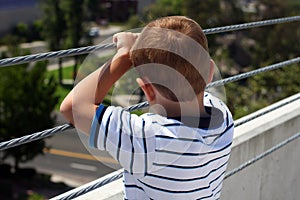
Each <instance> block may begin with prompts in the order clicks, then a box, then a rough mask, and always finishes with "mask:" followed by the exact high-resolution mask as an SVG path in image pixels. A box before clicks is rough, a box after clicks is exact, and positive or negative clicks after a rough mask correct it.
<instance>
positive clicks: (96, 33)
mask: <svg viewBox="0 0 300 200" xmlns="http://www.w3.org/2000/svg"><path fill="white" fill-rule="evenodd" d="M99 35H100V29H99V28H98V27H92V28H90V30H89V36H91V37H98V36H99Z"/></svg>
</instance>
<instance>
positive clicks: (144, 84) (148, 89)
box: [136, 78, 155, 102]
mask: <svg viewBox="0 0 300 200" xmlns="http://www.w3.org/2000/svg"><path fill="white" fill-rule="evenodd" d="M136 82H137V83H138V84H139V86H140V88H142V90H143V91H144V93H145V95H146V98H147V100H148V101H149V102H151V101H154V100H155V92H154V87H153V85H152V84H151V83H150V82H148V81H147V80H144V79H141V78H137V79H136Z"/></svg>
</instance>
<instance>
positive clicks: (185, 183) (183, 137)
mask: <svg viewBox="0 0 300 200" xmlns="http://www.w3.org/2000/svg"><path fill="white" fill-rule="evenodd" d="M204 105H205V109H206V112H208V113H209V114H210V117H209V118H201V117H200V118H197V119H196V118H195V117H180V118H167V117H163V116H160V115H157V114H153V113H146V114H143V115H141V116H137V115H133V114H130V113H129V112H127V111H124V109H122V108H121V107H114V106H109V107H105V106H103V105H100V106H99V108H98V109H97V111H96V114H95V117H94V120H93V122H92V127H91V135H90V146H91V147H94V148H97V149H100V150H106V151H108V152H109V153H110V155H112V157H114V158H115V159H116V160H117V161H118V162H119V163H120V165H121V166H122V167H124V195H125V196H124V198H125V199H172V200H175V199H219V197H220V193H221V188H222V182H223V178H224V173H225V170H226V166H227V162H228V159H229V155H230V150H231V143H232V137H233V129H234V125H233V119H232V116H231V113H230V112H229V110H228V108H227V107H226V105H225V104H224V103H223V102H222V101H221V100H219V99H218V98H216V97H213V96H212V95H210V94H208V93H206V94H205V97H204Z"/></svg>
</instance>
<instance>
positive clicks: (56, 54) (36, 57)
mask: <svg viewBox="0 0 300 200" xmlns="http://www.w3.org/2000/svg"><path fill="white" fill-rule="evenodd" d="M298 20H300V16H292V17H284V18H277V19H270V20H264V21H257V22H250V23H244V24H237V25H230V26H222V27H216V28H211V29H205V30H203V32H204V33H205V34H206V35H209V34H216V33H222V32H228V31H235V30H241V29H248V28H254V27H260V26H266V25H273V24H279V23H287V22H293V21H298ZM114 46H115V44H114V43H110V44H105V45H96V46H87V47H80V48H74V49H66V50H60V51H52V52H47V53H41V54H32V55H27V56H19V57H14V58H5V59H1V60H0V67H4V66H9V65H16V64H22V63H28V62H34V61H40V60H45V59H50V58H60V57H67V56H74V55H81V54H86V53H91V52H93V51H95V50H100V49H106V48H111V47H114Z"/></svg>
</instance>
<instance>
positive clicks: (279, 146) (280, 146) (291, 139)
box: [224, 132, 300, 179]
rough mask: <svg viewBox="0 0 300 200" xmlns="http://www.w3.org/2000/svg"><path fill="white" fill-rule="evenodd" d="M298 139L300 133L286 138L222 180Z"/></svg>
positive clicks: (230, 172) (227, 174)
mask: <svg viewBox="0 0 300 200" xmlns="http://www.w3.org/2000/svg"><path fill="white" fill-rule="evenodd" d="M299 137H300V132H299V133H296V134H295V135H293V136H291V137H289V138H287V139H286V140H284V141H282V142H280V143H279V144H277V145H275V146H273V147H272V148H270V149H268V150H267V151H265V152H263V153H261V154H259V155H257V156H256V157H254V158H252V159H251V160H249V161H247V162H245V163H244V164H242V165H240V166H239V167H237V168H235V169H233V170H231V171H229V172H228V173H226V174H225V177H224V179H227V178H229V177H230V176H232V175H234V174H236V173H238V172H240V171H241V170H243V169H245V168H246V167H249V166H250V165H252V164H254V163H255V162H257V161H259V160H261V159H262V158H264V157H266V156H268V155H270V154H271V153H273V152H274V151H276V150H278V149H280V148H282V147H283V146H285V145H287V144H288V143H290V142H292V141H294V140H296V139H298V138H299Z"/></svg>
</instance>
